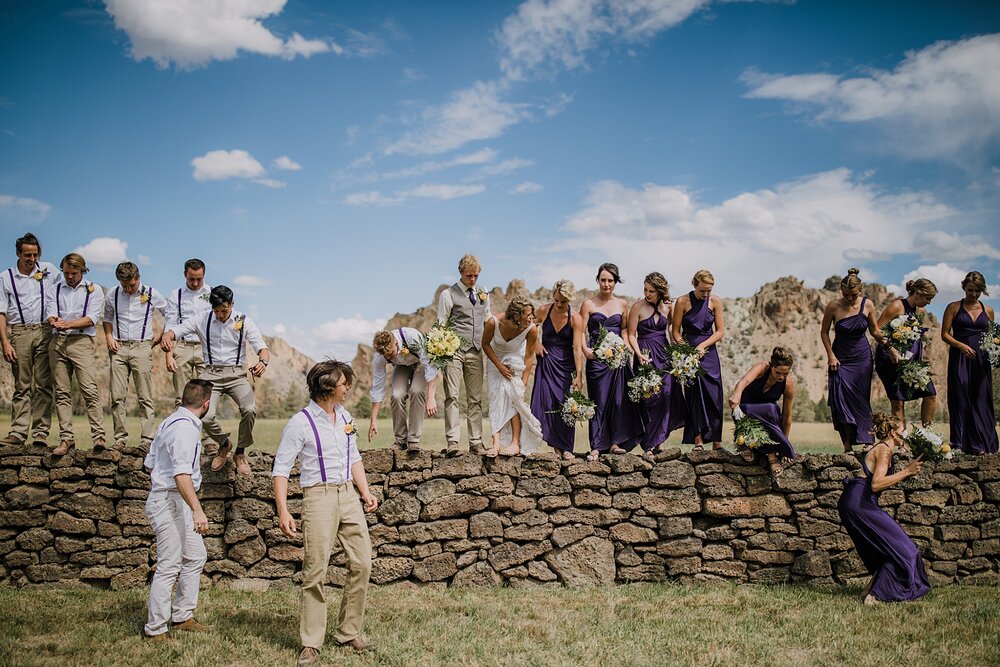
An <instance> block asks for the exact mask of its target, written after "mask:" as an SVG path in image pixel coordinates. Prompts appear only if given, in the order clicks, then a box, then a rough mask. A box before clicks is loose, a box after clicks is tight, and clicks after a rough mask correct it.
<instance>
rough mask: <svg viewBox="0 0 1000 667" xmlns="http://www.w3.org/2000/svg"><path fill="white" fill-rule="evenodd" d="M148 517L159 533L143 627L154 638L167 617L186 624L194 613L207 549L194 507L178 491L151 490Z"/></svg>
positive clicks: (153, 527)
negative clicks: (193, 510)
mask: <svg viewBox="0 0 1000 667" xmlns="http://www.w3.org/2000/svg"><path fill="white" fill-rule="evenodd" d="M146 518H147V519H149V525H150V526H151V527H152V529H153V531H154V532H155V533H156V572H155V573H154V574H153V583H152V585H150V587H149V601H148V602H147V604H146V607H147V610H148V611H147V615H146V626H145V627H144V628H143V630H144V631H145V632H146V634H147V635H149V636H151V637H152V636H153V635H161V634H163V633H164V632H166V631H167V621H168V620H169V621H172V622H173V623H183V622H184V621H186V620H188V619H189V618H191V617H192V616H194V610H195V607H197V606H198V590H199V588H200V587H201V571H202V569H203V568H204V567H205V559H206V552H205V541H204V540H203V539H202V537H201V535H199V534H198V533H196V532H194V518H193V516H192V514H191V508H190V507H188V504H187V503H186V502H184V498H182V497H181V494H180V493H179V492H178V491H151V492H150V493H149V497H148V498H147V499H146ZM175 585H176V591H175V590H174V586H175ZM171 593H173V598H174V599H173V601H171V599H170V594H171Z"/></svg>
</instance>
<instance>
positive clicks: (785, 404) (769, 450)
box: [729, 347, 795, 477]
mask: <svg viewBox="0 0 1000 667" xmlns="http://www.w3.org/2000/svg"><path fill="white" fill-rule="evenodd" d="M794 363H795V357H793V356H792V352H791V350H789V349H788V348H785V347H776V348H774V350H772V351H771V360H770V361H769V362H764V361H762V362H760V363H757V364H754V365H753V367H752V368H751V369H750V370H749V371H747V373H746V375H744V376H743V377H742V378H740V381H739V382H737V383H736V389H734V390H733V395H732V396H730V397H729V407H731V408H734V410H735V408H739V409H740V410H741V411H743V414H745V415H748V416H750V417H753V418H754V419H756V420H757V421H759V422H760V423H761V424H762V425H763V426H764V429H765V430H766V431H767V432H768V434H769V435H770V436H771V438H772V439H773V440H774V441H775V443H776V444H773V445H760V446H759V447H758V448H757V451H756V452H754V451H752V450H751V449H750V448H749V447H744V448H743V449H742V450H741V451H740V455H742V456H743V458H744V459H746V460H747V461H753V460H754V456H755V454H757V453H759V454H766V455H767V462H768V467H769V468H770V470H771V476H772V477H777V476H778V475H780V474H781V473H782V472H784V469H783V468H782V467H781V463H780V462H779V460H778V458H779V457H783V458H786V459H794V458H795V449H794V448H793V447H792V443H791V442H790V441H789V440H788V436H789V435H790V434H791V432H792V403H793V402H794V401H795V378H793V377H792V364H794ZM779 398H780V399H781V408H778V404H777V401H778V399H779Z"/></svg>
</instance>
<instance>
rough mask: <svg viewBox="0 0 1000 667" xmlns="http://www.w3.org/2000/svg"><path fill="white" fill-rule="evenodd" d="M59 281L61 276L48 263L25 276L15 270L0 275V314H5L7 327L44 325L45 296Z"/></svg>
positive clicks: (38, 265)
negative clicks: (11, 325)
mask: <svg viewBox="0 0 1000 667" xmlns="http://www.w3.org/2000/svg"><path fill="white" fill-rule="evenodd" d="M39 274H41V279H39V278H38V277H37V276H38V275H39ZM61 281H62V273H61V272H60V271H59V269H57V268H56V267H55V266H53V265H52V264H50V263H48V262H38V263H37V264H35V268H34V270H32V271H31V272H30V273H29V274H28V275H25V274H23V273H21V272H20V271H18V269H17V266H12V267H11V268H9V269H7V270H6V271H4V272H3V273H0V311H2V312H4V313H7V323H8V324H39V323H41V322H44V321H45V320H46V318H48V316H49V314H50V313H48V312H46V311H45V292H46V291H48V289H49V287H51V286H52V285H55V284H56V282H61Z"/></svg>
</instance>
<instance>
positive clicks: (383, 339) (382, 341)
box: [372, 331, 395, 357]
mask: <svg viewBox="0 0 1000 667" xmlns="http://www.w3.org/2000/svg"><path fill="white" fill-rule="evenodd" d="M393 340H395V339H394V338H393V337H392V333H390V332H388V331H379V332H377V333H376V334H375V337H374V338H373V339H372V347H374V348H375V351H376V352H378V353H379V354H381V355H382V356H383V357H384V356H385V355H386V354H387V353H388V352H389V350H391V349H392V341H393Z"/></svg>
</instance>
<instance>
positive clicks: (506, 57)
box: [497, 0, 708, 79]
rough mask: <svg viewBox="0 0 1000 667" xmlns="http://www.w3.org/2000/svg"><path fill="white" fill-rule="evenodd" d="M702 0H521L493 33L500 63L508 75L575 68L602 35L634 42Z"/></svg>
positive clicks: (672, 22)
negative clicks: (515, 9) (629, 0)
mask: <svg viewBox="0 0 1000 667" xmlns="http://www.w3.org/2000/svg"><path fill="white" fill-rule="evenodd" d="M707 4H708V0H636V1H632V2H622V1H621V0H527V1H526V2H523V3H522V4H521V5H520V6H519V7H518V9H517V12H516V13H514V14H513V15H511V16H509V17H507V19H506V20H504V22H503V26H502V27H501V28H500V30H499V32H498V34H497V41H498V43H499V44H500V48H501V50H502V52H503V55H502V56H501V60H500V68H501V69H502V70H503V72H504V74H505V75H506V76H507V77H508V78H511V79H520V78H524V77H526V76H527V75H529V74H532V73H534V72H536V71H552V70H555V69H557V68H562V69H569V70H572V69H577V68H580V67H584V66H585V65H586V56H587V54H588V52H590V51H594V50H595V49H598V48H599V47H601V46H602V45H603V44H604V43H605V42H606V41H619V42H624V43H627V44H634V43H638V42H642V41H645V40H647V39H649V38H651V37H653V36H655V35H656V34H657V33H658V32H661V31H663V30H665V29H667V28H671V27H673V26H675V25H677V24H678V23H681V22H682V21H684V20H685V19H686V18H688V17H689V16H691V14H693V13H694V12H695V11H697V10H698V9H700V8H701V7H703V6H705V5H707Z"/></svg>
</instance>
